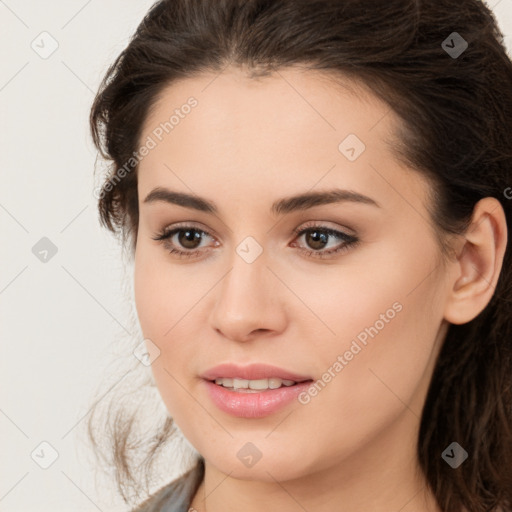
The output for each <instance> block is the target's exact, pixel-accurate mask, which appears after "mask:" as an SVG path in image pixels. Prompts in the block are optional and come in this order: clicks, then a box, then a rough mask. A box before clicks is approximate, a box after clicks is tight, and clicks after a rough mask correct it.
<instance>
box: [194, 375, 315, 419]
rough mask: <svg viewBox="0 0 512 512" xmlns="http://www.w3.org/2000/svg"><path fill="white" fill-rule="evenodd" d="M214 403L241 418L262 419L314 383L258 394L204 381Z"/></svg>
mask: <svg viewBox="0 0 512 512" xmlns="http://www.w3.org/2000/svg"><path fill="white" fill-rule="evenodd" d="M204 382H205V384H206V387H207V390H208V393H209V395H210V398H211V399H212V401H213V403H214V404H215V405H216V406H217V407H218V408H219V409H220V410H221V411H224V412H226V413H228V414H231V415H232V416H237V417H239V418H262V417H264V416H268V415H269V414H272V413H274V412H276V411H278V410H280V409H282V408H283V407H285V406H286V405H288V404H289V403H290V402H293V400H294V399H296V398H297V396H298V395H299V394H300V393H301V392H303V391H305V390H306V389H308V388H309V387H310V386H311V383H312V381H307V382H302V383H299V384H294V385H293V386H282V387H280V388H277V389H265V390H264V391H259V392H257V393H252V392H244V391H230V390H229V389H227V388H225V387H223V386H219V385H218V384H215V382H211V381H208V380H205V381H204Z"/></svg>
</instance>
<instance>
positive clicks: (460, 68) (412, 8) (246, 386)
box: [91, 0, 512, 512]
mask: <svg viewBox="0 0 512 512" xmlns="http://www.w3.org/2000/svg"><path fill="white" fill-rule="evenodd" d="M91 127H92V133H93V137H94V142H95V144H96V146H97V147H98V149H99V150H100V151H101V152H102V155H103V157H105V158H106V159H109V160H110V161H111V164H112V165H111V169H110V174H109V176H108V177H107V180H106V181H105V183H104V184H103V187H102V190H101V193H100V197H99V209H100V214H101V220H102V222H103V223H104V224H105V226H107V227H108V228H109V229H111V230H112V231H114V232H119V233H121V234H122V235H123V237H124V240H129V241H130V250H131V252H132V254H133V256H134V290H135V303H136V309H137V316H138V320H139V322H140V327H141V330H142V332H143V334H144V337H145V338H146V342H145V343H146V348H147V351H148V352H147V356H146V358H147V364H151V370H152V375H153V377H154V382H155V384H156V386H157V388H158V391H159V394H160V396H161V398H162V401H163V403H164V404H165V407H166V409H167V411H168V418H167V419H166V422H165V423H164V425H163V426H162V428H161V430H160V431H159V433H158V434H157V435H155V436H153V437H151V440H152V442H153V444H152V445H150V450H149V454H148V456H147V458H146V460H147V461H149V462H151V461H152V460H153V459H154V458H155V457H156V453H157V452H158V450H159V449H160V448H161V447H162V446H163V445H164V443H165V442H166V441H167V440H168V439H169V437H170V436H171V433H172V432H173V431H174V430H173V428H179V429H180V430H181V431H182V433H183V434H184V436H185V438H186V439H187V440H188V441H189V442H190V443H191V445H192V446H193V447H194V448H195V450H197V453H198V457H197V464H196V465H195V466H194V467H192V468H189V469H190V470H189V471H188V472H187V473H186V474H185V475H184V476H182V477H181V478H179V479H177V480H175V481H172V482H170V483H169V484H168V485H166V486H164V487H163V488H162V489H161V490H160V491H159V492H157V493H155V494H154V495H153V496H151V497H149V499H147V500H146V501H145V502H144V503H143V504H140V506H139V507H138V508H137V509H136V510H139V511H156V510H166V511H170V510H187V509H189V508H190V510H196V511H199V512H203V511H208V512H218V511H220V510H222V511H226V510H240V509H243V510H245V511H249V512H251V511H260V510H281V511H290V512H291V511H299V510H308V511H315V512H323V511H327V510H329V511H331V510H337V511H351V512H358V511H363V510H364V511H368V510H372V511H374V512H379V511H389V510H400V511H403V512H407V511H415V512H426V511H436V512H438V511H443V512H455V511H463V510H466V511H491V510H492V511H498V510H501V511H508V510H512V417H511V416H512V397H511V384H512V377H511V375H512V371H511V370H512V358H511V355H512V331H511V327H512V315H511V300H512V282H511V279H512V277H511V269H512V265H511V249H510V246H509V245H508V246H507V239H508V234H509V231H510V226H511V225H512V202H511V197H512V188H511V187H512V175H511V169H512V63H511V61H510V59H509V58H508V57H507V54H506V51H505V49H504V46H503V39H502V35H501V33H500V32H499V30H498V28H497V26H496V23H495V20H494V18H493V16H492V14H491V12H490V10H489V9H488V8H487V7H486V6H485V5H484V4H482V3H481V2H479V1H477V0H467V1H465V2H456V1H454V0H435V1H429V2H420V1H412V0H411V1H409V0H390V1H388V2H382V3H375V2H368V1H366V0H362V1H361V0H357V1H355V0H337V1H334V0H319V1H309V0H308V1H306V0H300V1H298V0H294V1H290V0H285V1H271V0H249V1H242V0H216V1H213V0H172V1H171V0H162V1H159V2H157V3H156V4H155V5H154V6H153V7H152V9H151V10H150V11H149V13H148V14H147V16H146V17H145V19H144V20H143V22H142V23H141V24H140V26H139V27H138V29H137V31H136V33H135V35H134V37H133V38H132V40H131V41H130V43H129V45H128V46H127V48H126V49H125V50H124V51H123V52H122V54H121V55H120V56H119V57H118V59H117V60H116V61H115V62H114V64H113V65H112V66H111V68H110V69H109V70H108V72H107V74H106V76H105V78H104V80H103V83H102V85H101V87H100V91H99V92H98V95H97V97H96V99H95V102H94V105H93V107H92V111H91ZM130 421H131V420H127V421H126V422H125V423H121V424H117V427H118V430H116V431H114V436H113V437H114V439H113V441H114V443H113V446H114V450H113V453H114V458H115V460H116V463H117V468H118V480H119V482H118V483H119V485H120V488H121V489H122V490H123V489H126V488H127V487H129V485H130V482H129V481H128V482H127V481H126V480H127V477H129V476H130V475H131V473H130V470H129V469H127V468H128V464H129V462H128V461H129V459H128V457H127V452H128V451H129V446H130V443H129V442H128V440H129V438H130V427H131V423H130ZM148 438H149V436H148ZM138 442H141V440H140V439H139V440H138ZM132 483H133V484H134V485H136V484H137V482H135V481H134V482H132Z"/></svg>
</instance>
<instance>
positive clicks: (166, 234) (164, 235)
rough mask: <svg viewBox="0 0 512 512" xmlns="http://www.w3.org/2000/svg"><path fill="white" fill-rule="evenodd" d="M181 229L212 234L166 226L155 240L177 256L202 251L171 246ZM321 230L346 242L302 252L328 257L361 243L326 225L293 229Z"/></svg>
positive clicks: (193, 228)
mask: <svg viewBox="0 0 512 512" xmlns="http://www.w3.org/2000/svg"><path fill="white" fill-rule="evenodd" d="M181 231H195V232H197V233H200V234H201V235H207V236H209V237H211V238H213V237H212V235H211V234H210V233H208V231H205V230H203V229H200V228H198V227H195V226H190V225H183V226H177V227H174V228H172V229H169V228H166V229H164V230H163V231H161V232H160V233H157V234H156V236H155V237H153V240H156V241H159V242H164V245H165V246H166V249H167V250H168V252H169V253H170V254H173V255H175V256H177V257H178V258H193V257H195V256H196V255H197V254H198V253H201V252H202V251H201V250H189V251H180V250H179V249H176V248H174V247H172V246H169V245H168V243H167V241H168V240H169V239H170V238H172V237H173V236H174V235H175V234H176V233H179V232H181ZM313 231H317V232H321V233H323V234H326V235H329V236H332V237H335V238H339V239H340V240H342V241H344V242H345V243H344V244H342V245H340V246H339V247H338V248H336V249H331V250H328V251H322V252H320V251H316V250H313V249H303V248H301V249H300V250H301V252H303V253H306V255H307V256H312V257H314V258H320V259H322V258H328V257H330V256H332V255H334V254H343V253H344V252H346V251H348V250H349V249H350V248H351V247H352V248H353V247H355V246H356V245H357V244H358V243H359V239H358V238H357V237H356V236H354V235H349V234H347V233H344V232H342V231H337V230H335V229H331V228H328V227H325V226H318V225H307V226H305V227H301V228H296V229H294V230H293V232H294V233H295V235H297V238H298V237H300V236H302V235H303V234H305V233H309V232H313Z"/></svg>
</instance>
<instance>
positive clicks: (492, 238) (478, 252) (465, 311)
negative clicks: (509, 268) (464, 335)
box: [444, 197, 507, 324]
mask: <svg viewBox="0 0 512 512" xmlns="http://www.w3.org/2000/svg"><path fill="white" fill-rule="evenodd" d="M506 245H507V221H506V217H505V212H504V211H503V207H502V206H501V204H500V202H499V201H498V200H497V199H495V198H494V197H485V198H484V199H481V200H480V201H479V202H478V203H477V204H476V205H475V208H474V209H473V215H472V219H471V224H470V226H469V227H468V229H467V231H466V232H465V233H464V234H463V235H462V243H461V244H460V245H459V247H458V254H457V256H456V260H455V261H454V262H453V263H450V266H451V268H452V272H450V282H449V283H448V285H449V295H448V298H447V301H446V306H445V314H444V318H445V319H446V320H447V321H448V322H450V323H452V324H465V323H467V322H470V321H471V320H473V318H475V317H476V316H478V314H479V313H480V312H481V311H483V310H484V309H485V307H486V306H487V304H488V303H489V301H490V300H491V298H492V296H493V294H494V290H495V288H496V284H497V282H498V277H499V275H500V272H501V267H502V264H503V258H504V255H505V248H506Z"/></svg>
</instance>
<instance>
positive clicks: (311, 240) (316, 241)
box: [305, 230, 329, 251]
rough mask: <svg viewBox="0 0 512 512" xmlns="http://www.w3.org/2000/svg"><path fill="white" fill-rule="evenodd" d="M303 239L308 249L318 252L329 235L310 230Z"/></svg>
mask: <svg viewBox="0 0 512 512" xmlns="http://www.w3.org/2000/svg"><path fill="white" fill-rule="evenodd" d="M305 239H306V242H307V244H308V246H309V247H311V248H312V249H315V250H317V251H319V250H321V249H323V248H324V247H325V245H326V244H327V242H328V241H329V235H328V234H327V233H324V232H322V231H318V230H312V231H309V232H307V233H306V235H305Z"/></svg>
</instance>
